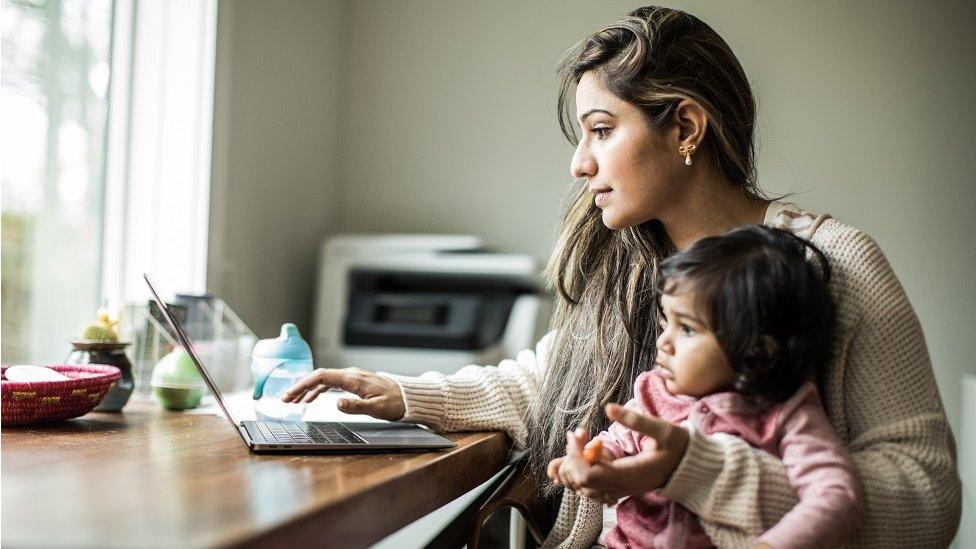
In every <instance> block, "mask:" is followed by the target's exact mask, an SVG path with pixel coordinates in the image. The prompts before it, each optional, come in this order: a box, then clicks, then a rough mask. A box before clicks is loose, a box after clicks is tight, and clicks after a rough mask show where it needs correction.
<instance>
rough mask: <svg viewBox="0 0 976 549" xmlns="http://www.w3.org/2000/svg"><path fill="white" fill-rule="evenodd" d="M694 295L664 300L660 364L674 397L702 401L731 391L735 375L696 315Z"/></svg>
mask: <svg viewBox="0 0 976 549" xmlns="http://www.w3.org/2000/svg"><path fill="white" fill-rule="evenodd" d="M693 297H694V296H693V294H692V293H691V292H690V291H684V292H680V293H675V294H674V295H662V296H661V308H662V309H663V310H664V317H665V321H666V322H665V324H664V326H663V328H664V331H663V332H661V335H660V336H659V337H658V338H657V360H656V361H655V365H656V366H658V367H659V368H661V369H662V372H663V373H664V376H665V377H666V378H667V381H666V386H667V388H668V390H669V391H671V392H672V393H674V394H681V395H689V396H694V397H702V396H705V395H709V394H712V393H715V392H718V391H724V390H729V389H731V388H732V385H733V382H734V381H735V372H734V371H733V370H732V365H731V364H729V360H728V358H727V357H726V356H725V352H724V351H722V347H721V345H720V344H719V342H718V339H717V338H716V337H715V334H714V333H713V332H712V331H711V330H709V329H708V328H707V327H706V326H705V323H704V322H702V320H701V316H700V315H698V314H696V312H695V308H694V305H695V303H694V299H693Z"/></svg>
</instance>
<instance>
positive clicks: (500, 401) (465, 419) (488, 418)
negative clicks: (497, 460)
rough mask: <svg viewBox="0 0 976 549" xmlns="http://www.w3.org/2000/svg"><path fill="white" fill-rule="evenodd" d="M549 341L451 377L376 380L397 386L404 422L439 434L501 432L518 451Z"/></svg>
mask: <svg viewBox="0 0 976 549" xmlns="http://www.w3.org/2000/svg"><path fill="white" fill-rule="evenodd" d="M553 336H554V333H553V332H550V333H548V334H546V335H545V336H544V337H543V338H542V339H541V340H540V341H539V343H538V344H536V350H535V352H532V351H531V350H524V351H521V352H519V353H518V355H516V357H515V359H514V360H512V359H505V360H503V361H501V362H500V363H499V364H498V366H474V365H472V366H465V367H464V368H461V369H460V370H458V371H457V372H456V373H454V374H450V375H445V374H441V373H437V372H427V373H425V374H423V375H421V376H419V377H407V376H399V375H393V374H386V373H382V372H381V373H380V375H382V376H384V377H388V378H390V379H392V380H393V381H395V382H396V383H397V385H398V386H399V387H400V390H401V391H402V395H403V402H404V403H405V405H406V414H404V417H403V420H404V421H413V422H417V423H423V424H424V425H429V426H431V427H433V428H435V429H438V430H443V431H472V430H503V431H506V432H508V434H509V436H511V437H512V440H514V441H515V443H516V445H518V446H519V447H522V446H523V445H524V443H525V428H526V426H525V411H526V409H527V408H528V406H529V402H530V401H531V400H532V399H533V398H535V396H536V394H537V392H538V384H539V380H540V378H541V374H542V372H543V371H544V370H545V364H546V360H547V358H548V356H549V346H550V344H551V342H552V339H553Z"/></svg>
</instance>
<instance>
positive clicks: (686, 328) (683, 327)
mask: <svg viewBox="0 0 976 549" xmlns="http://www.w3.org/2000/svg"><path fill="white" fill-rule="evenodd" d="M679 328H681V333H683V334H685V335H686V336H693V335H695V330H694V328H692V327H691V326H688V325H687V324H681V325H680V326H679Z"/></svg>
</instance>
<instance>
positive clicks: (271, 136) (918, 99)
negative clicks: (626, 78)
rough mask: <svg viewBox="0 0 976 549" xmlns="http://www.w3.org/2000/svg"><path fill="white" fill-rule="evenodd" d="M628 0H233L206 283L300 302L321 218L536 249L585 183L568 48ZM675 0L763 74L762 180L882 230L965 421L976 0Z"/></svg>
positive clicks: (975, 198) (241, 303)
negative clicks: (574, 164)
mask: <svg viewBox="0 0 976 549" xmlns="http://www.w3.org/2000/svg"><path fill="white" fill-rule="evenodd" d="M228 5H230V6H231V7H232V9H231V10H230V14H229V18H227V17H225V16H226V15H227V13H225V7H226V6H228ZM637 5H639V4H636V3H632V2H583V1H573V2H566V1H562V0H553V1H547V2H525V3H523V2H515V1H504V2H496V1H492V2H477V3H476V2H457V1H449V0H443V1H427V0H425V1H422V2H419V1H413V2H388V1H378V0H375V1H374V0H357V1H351V2H338V3H337V2H325V3H322V2H295V1H292V2H274V3H265V2H256V1H247V2H227V1H225V2H223V3H222V4H221V18H222V21H221V29H226V30H229V34H226V35H225V34H224V33H221V36H220V38H219V40H220V49H221V52H223V53H224V55H223V56H222V57H220V58H219V59H218V63H221V62H223V64H224V65H225V66H226V65H230V70H229V73H230V74H225V73H224V72H223V70H222V69H218V70H219V71H221V75H219V76H218V86H223V87H222V90H221V89H220V88H219V89H218V96H217V110H218V125H217V132H216V135H215V149H216V151H217V152H218V153H220V151H221V150H222V149H220V148H219V147H220V146H222V147H223V153H222V154H223V155H224V156H223V157H221V156H220V154H218V155H217V156H216V157H215V161H216V160H220V166H217V165H215V181H216V179H217V178H218V177H221V178H223V180H224V184H225V187H226V193H225V194H224V196H223V197H222V198H221V197H216V200H217V203H220V202H221V201H223V202H224V206H223V207H224V209H225V214H224V215H223V226H219V225H220V224H219V223H218V224H217V226H216V227H215V229H214V233H215V235H218V240H219V239H220V238H223V242H224V243H223V251H222V252H221V255H220V256H219V257H216V258H214V260H213V263H212V265H211V267H212V273H211V274H212V276H213V277H214V278H213V280H214V284H212V286H213V287H214V288H215V289H217V288H220V291H221V292H223V294H222V295H225V296H226V298H227V299H228V301H229V302H230V303H231V304H232V305H233V306H234V307H235V308H236V309H238V310H239V311H240V312H241V313H242V315H243V316H244V319H245V321H247V322H248V323H250V324H251V325H252V326H254V327H255V328H256V329H257V330H258V331H259V333H260V335H261V336H263V337H266V336H267V335H268V334H269V333H271V332H272V331H273V328H274V326H275V325H276V324H278V323H280V322H282V321H285V320H294V319H298V320H299V321H300V322H302V323H306V325H307V321H308V320H307V319H308V316H307V315H308V314H309V302H310V301H311V292H312V289H313V280H312V274H313V272H314V262H315V257H314V252H315V246H316V244H317V243H318V241H319V239H320V238H321V237H322V236H324V235H325V234H326V233H328V232H329V231H333V230H356V231H422V232H425V231H433V232H458V233H461V232H463V233H474V234H479V235H481V236H483V237H484V238H485V239H486V240H487V241H488V242H490V243H491V244H493V245H495V246H496V247H498V248H499V249H501V250H503V251H508V252H524V253H529V254H532V255H533V256H535V257H537V258H538V259H539V260H544V258H545V257H546V255H547V253H548V252H549V249H550V246H551V244H552V237H553V231H554V230H555V227H556V223H557V220H558V218H559V214H560V199H561V197H562V195H563V193H564V191H565V190H566V189H567V188H568V186H569V185H570V183H571V179H570V177H569V174H568V164H569V159H570V156H571V149H570V147H569V146H568V145H567V144H566V143H565V142H564V141H563V140H562V138H561V136H560V134H559V130H558V127H557V125H556V123H555V119H554V100H555V93H556V88H555V84H556V82H555V79H554V76H553V71H554V66H555V62H556V60H557V58H558V57H559V56H560V54H561V52H562V51H563V50H564V49H565V48H567V47H569V46H570V45H572V43H573V42H574V41H575V40H577V39H579V38H581V37H582V36H584V35H585V34H586V33H587V32H588V31H591V30H593V29H594V28H596V27H598V26H599V25H600V24H602V23H605V22H608V21H610V20H611V19H613V18H614V17H615V16H617V15H618V14H620V13H622V12H624V11H626V10H628V9H629V8H632V7H636V6H637ZM675 6H676V7H681V8H684V9H687V10H688V11H690V12H691V13H694V14H696V15H698V16H699V17H701V18H702V19H703V20H705V21H707V22H708V23H709V24H710V25H712V26H713V27H714V28H715V29H716V30H717V31H718V32H719V33H720V34H722V35H723V36H724V37H725V38H726V40H727V41H728V42H729V43H730V44H731V46H732V47H733V49H734V50H735V51H736V52H737V54H738V55H739V57H740V59H741V61H742V63H743V65H744V66H745V68H746V71H747V73H748V74H749V75H750V78H751V80H752V82H753V84H754V87H755V91H756V94H757V96H758V98H759V104H760V125H759V138H760V146H761V162H760V181H761V183H762V184H763V185H765V186H766V188H767V189H769V190H770V191H773V192H787V191H797V192H801V193H802V194H800V195H799V196H797V197H795V198H794V200H795V201H796V202H798V203H799V204H801V205H802V206H804V207H807V208H808V209H811V210H816V211H828V212H831V213H833V214H834V215H835V216H836V217H838V218H841V219H843V220H846V221H848V222H850V223H852V224H854V225H856V226H858V227H860V228H862V229H864V230H865V231H867V232H869V233H870V234H872V235H873V236H874V237H875V238H876V239H877V240H878V242H879V243H880V244H881V246H882V248H883V249H884V250H885V252H886V253H887V255H888V258H889V260H890V261H891V263H892V265H893V266H894V268H895V270H896V272H897V273H898V274H899V276H900V278H901V280H902V282H903V284H904V286H905V288H906V290H907V292H908V295H909V297H910V299H911V301H912V303H913V304H914V305H915V307H916V309H917V311H918V313H919V316H920V318H921V320H922V324H923V327H924V329H925V334H926V338H927V340H928V342H929V346H930V350H931V354H932V358H933V363H934V365H935V368H936V373H937V376H938V379H939V383H940V386H941V387H942V391H943V398H944V400H945V401H946V404H947V406H948V408H949V412H950V415H951V417H953V420H954V423H955V420H956V419H957V418H956V417H955V416H956V414H957V411H958V407H959V394H958V379H959V375H960V373H961V372H963V371H966V372H970V373H976V359H974V357H976V335H974V333H976V290H974V288H973V287H972V283H973V279H974V276H973V274H974V273H976V253H974V251H973V248H972V244H971V240H972V238H973V237H974V236H976V217H974V216H973V215H972V214H971V213H970V212H972V211H973V210H974V206H976V191H974V188H976V187H974V183H976V181H974V176H973V175H972V174H973V172H972V170H971V168H970V160H971V156H972V154H973V150H974V145H976V142H974V138H973V137H972V128H974V127H976V114H974V113H976V110H974V109H973V108H972V106H971V102H972V101H973V100H976V82H974V80H976V71H974V69H973V63H972V60H973V54H974V50H976V40H974V35H973V33H972V32H971V29H970V28H969V23H970V22H971V21H973V20H976V17H974V16H976V11H974V8H973V5H972V3H964V2H958V3H954V2H941V3H937V4H933V3H930V2H929V3H924V4H923V3H921V2H918V3H908V2H848V1H841V0H837V1H823V2H816V3H813V2H799V1H797V2H788V3H787V2H761V1H734V2H718V1H716V2H679V3H675ZM337 56H339V57H337ZM337 77H338V81H339V82H340V86H341V91H338V92H337V91H336V88H335V86H336V78H337ZM221 122H222V123H223V126H221ZM337 152H338V156H335V154H336V153H337ZM218 168H219V169H218ZM220 235H222V236H220ZM259 252H261V253H262V255H260V256H257V255H255V254H256V253H259ZM264 252H267V253H264ZM221 277H222V278H221Z"/></svg>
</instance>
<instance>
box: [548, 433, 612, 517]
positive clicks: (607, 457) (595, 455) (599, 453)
mask: <svg viewBox="0 0 976 549" xmlns="http://www.w3.org/2000/svg"><path fill="white" fill-rule="evenodd" d="M583 458H584V460H583V461H581V460H578V459H569V458H568V457H567V456H563V457H560V458H556V459H554V460H552V461H550V462H549V466H548V467H547V468H546V473H547V474H548V475H549V478H551V479H552V482H553V483H554V484H561V485H563V486H566V487H567V488H569V489H571V490H576V489H577V483H576V482H575V481H574V479H575V478H579V477H580V475H582V474H584V471H583V469H589V467H590V466H591V465H593V464H596V463H610V462H612V461H613V459H614V458H613V454H611V453H610V450H608V449H606V448H605V447H604V446H603V441H602V440H601V439H599V438H596V439H593V440H591V441H589V442H588V443H587V444H586V446H584V447H583ZM605 503H607V504H608V505H612V504H613V503H614V501H611V500H610V499H608V500H607V501H606V502H605Z"/></svg>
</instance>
